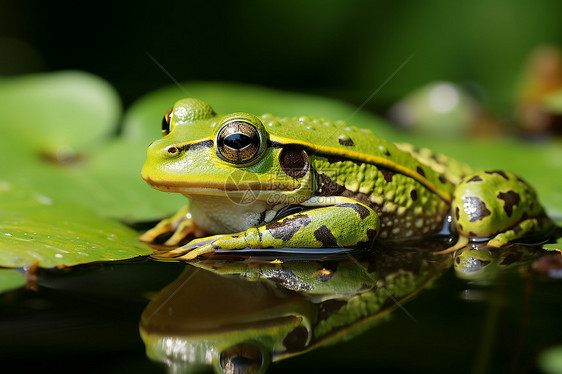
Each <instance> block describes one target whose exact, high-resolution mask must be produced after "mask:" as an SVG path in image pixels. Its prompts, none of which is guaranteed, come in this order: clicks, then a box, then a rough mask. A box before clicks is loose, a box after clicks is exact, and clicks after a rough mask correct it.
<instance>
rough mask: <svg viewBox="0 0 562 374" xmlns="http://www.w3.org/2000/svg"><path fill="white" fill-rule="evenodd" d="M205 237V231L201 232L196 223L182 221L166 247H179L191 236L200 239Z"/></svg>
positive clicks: (167, 241)
mask: <svg viewBox="0 0 562 374" xmlns="http://www.w3.org/2000/svg"><path fill="white" fill-rule="evenodd" d="M203 235H204V232H203V230H201V229H200V228H199V227H198V226H197V225H195V223H193V222H189V221H182V222H181V223H180V224H179V226H178V227H177V228H176V230H175V231H174V234H173V235H172V236H171V237H170V238H169V239H168V240H166V242H165V243H164V245H166V246H170V247H173V246H178V245H180V244H181V243H182V242H184V243H185V242H186V239H187V238H188V237H189V236H195V237H196V238H200V237H202V236H203Z"/></svg>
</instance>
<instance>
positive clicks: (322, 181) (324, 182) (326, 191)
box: [316, 174, 346, 196]
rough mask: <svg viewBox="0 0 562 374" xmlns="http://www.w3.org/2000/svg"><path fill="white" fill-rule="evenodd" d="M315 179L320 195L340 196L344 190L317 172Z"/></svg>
mask: <svg viewBox="0 0 562 374" xmlns="http://www.w3.org/2000/svg"><path fill="white" fill-rule="evenodd" d="M316 180H317V185H318V189H319V190H321V192H320V196H340V195H341V194H343V192H344V191H345V190H346V189H345V187H344V186H340V185H339V184H337V183H336V182H334V181H332V180H331V179H330V178H329V177H328V176H326V175H324V174H317V179H316Z"/></svg>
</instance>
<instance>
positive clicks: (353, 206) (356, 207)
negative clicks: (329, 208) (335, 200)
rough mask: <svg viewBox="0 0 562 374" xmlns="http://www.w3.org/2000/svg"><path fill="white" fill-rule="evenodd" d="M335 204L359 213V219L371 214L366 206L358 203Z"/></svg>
mask: <svg viewBox="0 0 562 374" xmlns="http://www.w3.org/2000/svg"><path fill="white" fill-rule="evenodd" d="M335 206H339V207H345V208H351V209H353V210H354V211H356V212H357V214H359V217H360V218H361V219H365V218H367V217H369V215H370V214H371V213H369V209H367V208H366V207H364V206H363V205H360V204H354V203H343V204H336V205H335Z"/></svg>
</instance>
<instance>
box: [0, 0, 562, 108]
mask: <svg viewBox="0 0 562 374" xmlns="http://www.w3.org/2000/svg"><path fill="white" fill-rule="evenodd" d="M561 11H562V3H560V2H557V1H532V2H531V1H512V0H495V1H485V0H476V1H470V2H451V1H447V0H437V1H418V2H413V1H390V0H379V1H360V0H348V1H295V0H287V1H277V2H272V1H268V2H265V1H263V2H258V1H246V0H232V1H213V0H209V1H204V2H203V1H176V2H168V1H157V2H156V1H137V2H134V3H130V2H122V3H121V2H112V3H111V4H110V5H109V4H108V5H103V4H101V3H100V2H92V1H90V2H88V1H57V2H46V1H44V2H39V1H37V2H33V1H16V0H2V2H0V50H1V51H2V52H1V54H0V55H1V56H2V59H1V61H0V74H2V75H12V74H19V73H29V72H37V71H52V70H61V69H80V70H86V71H89V72H92V73H94V74H96V75H99V76H101V77H104V78H105V79H107V80H108V81H110V82H111V83H112V84H113V85H114V86H115V87H116V88H117V90H118V91H119V93H120V95H121V96H122V98H123V101H124V103H125V104H128V103H130V102H132V101H133V100H134V99H136V98H137V97H139V96H141V95H142V94H144V93H146V92H149V91H151V90H153V89H155V88H158V87H162V86H164V85H168V84H169V83H171V80H170V78H169V77H168V76H167V75H166V74H165V73H164V72H163V71H162V70H161V69H160V68H159V67H158V66H157V65H156V64H155V63H154V62H153V61H152V59H151V58H150V57H149V55H151V56H153V57H154V59H155V60H156V61H158V63H159V64H161V65H162V66H163V67H164V68H165V69H166V70H167V71H168V72H169V73H170V74H171V76H173V77H174V79H176V80H177V81H180V82H181V81H186V80H228V81H242V82H246V83H256V84H261V85H266V86H269V87H274V88H283V89H290V90H296V91H301V92H309V93H319V94H322V95H324V96H330V97H334V98H338V99H344V100H346V101H349V102H351V103H354V104H356V105H359V104H361V103H362V102H363V101H364V100H365V99H366V98H367V97H368V96H369V95H370V94H371V93H372V92H374V91H375V90H376V89H377V88H378V87H379V86H380V85H381V84H382V83H383V82H384V81H385V80H386V79H387V78H389V77H390V76H391V75H392V74H393V73H394V72H395V70H396V69H397V68H398V67H399V66H400V65H401V64H402V63H404V62H405V61H406V60H407V59H408V57H410V56H411V55H412V54H414V57H413V58H412V59H411V60H410V61H409V62H408V63H407V64H406V65H405V66H404V67H403V69H401V70H400V72H399V73H398V74H396V76H394V77H393V78H392V80H391V81H390V82H388V84H386V85H385V86H384V88H383V89H381V90H380V92H378V93H377V95H376V96H375V98H374V99H373V100H371V101H370V102H369V103H368V105H367V108H368V109H371V110H373V111H377V112H379V113H381V112H385V111H386V110H387V109H388V107H389V106H390V105H391V104H392V103H393V102H395V101H396V100H398V99H399V98H400V97H402V96H404V95H405V94H407V93H408V92H410V91H411V90H413V89H415V88H418V87H420V86H421V85H424V84H426V83H428V82H431V81H435V80H450V81H454V82H457V83H460V84H463V85H464V86H465V87H468V89H469V90H471V92H472V93H473V94H475V95H476V96H478V99H480V100H482V101H483V102H484V103H485V105H487V106H489V108H490V110H491V111H493V112H497V113H503V114H506V113H508V111H509V102H510V101H511V100H512V99H513V95H514V87H515V85H516V84H517V82H516V81H517V76H518V74H519V72H520V71H521V69H522V65H523V63H524V61H525V60H526V58H527V56H528V54H529V53H530V51H531V50H532V49H533V48H534V47H535V46H537V45H538V44H542V43H545V42H549V43H554V44H560V43H561V42H562V32H561V30H560V17H559V15H560V14H562V12H561Z"/></svg>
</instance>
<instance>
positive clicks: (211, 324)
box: [140, 248, 452, 373]
mask: <svg viewBox="0 0 562 374" xmlns="http://www.w3.org/2000/svg"><path fill="white" fill-rule="evenodd" d="M451 261H452V256H450V255H442V256H439V257H438V258H436V257H435V256H430V255H428V253H424V252H421V251H418V250H416V249H413V250H404V249H402V248H401V249H397V250H384V251H373V252H370V253H368V254H366V255H365V256H363V257H362V258H359V257H358V258H355V257H351V256H350V257H348V256H341V257H340V258H338V257H337V256H335V254H332V255H330V256H328V257H327V258H324V257H323V258H322V260H303V259H295V258H294V257H291V256H287V257H286V258H284V259H283V260H280V261H275V260H269V258H267V257H266V258H262V257H261V256H260V257H259V258H253V259H252V260H247V261H239V260H236V259H232V260H231V261H230V260H224V259H223V258H219V257H215V258H211V259H200V260H197V261H193V262H190V263H188V264H186V267H185V269H184V272H183V273H182V274H181V275H180V276H179V277H178V278H177V279H176V280H175V281H174V282H173V283H171V284H169V285H168V286H167V287H166V288H164V289H163V290H161V291H160V292H159V293H158V294H157V295H156V296H155V297H154V298H153V299H152V300H151V302H150V303H149V304H148V305H147V307H146V309H145V310H144V312H143V313H142V316H141V320H140V333H141V337H142V339H143V341H144V343H145V345H146V352H147V355H148V356H149V357H150V358H151V359H153V360H155V361H159V362H164V363H166V364H167V365H168V366H169V367H170V369H175V370H171V371H173V372H191V371H190V370H189V369H191V370H193V369H195V368H198V367H199V368H201V367H202V366H212V367H213V368H214V369H215V372H216V373H225V372H226V373H232V372H244V373H263V372H265V371H266V369H267V367H268V365H270V364H271V363H275V362H278V361H281V360H284V359H288V358H290V357H294V356H296V355H301V354H305V353H307V352H310V351H312V350H315V349H317V348H320V347H323V346H327V345H329V344H335V343H338V342H341V341H344V340H349V339H351V338H353V337H355V336H357V335H359V334H362V333H363V332H365V331H367V330H369V329H370V328H372V327H373V326H375V325H377V324H379V323H381V322H383V321H386V320H387V319H389V318H392V315H393V311H394V310H396V309H397V308H401V309H402V312H404V313H406V314H408V312H407V310H406V309H404V307H403V305H404V303H406V302H407V301H408V300H410V299H412V298H414V297H415V296H416V295H417V294H418V293H419V292H423V290H425V289H426V288H427V287H429V286H430V285H431V284H432V282H433V281H435V280H436V279H438V278H439V277H440V276H441V275H442V274H443V273H444V272H445V271H447V269H449V267H450V265H451ZM187 282H188V283H189V287H185V285H186V283H187ZM225 310H228V313H225ZM408 315H409V314H408ZM409 316H410V317H411V318H413V317H412V316H411V315H409ZM328 365H329V363H328ZM180 369H181V370H180Z"/></svg>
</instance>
